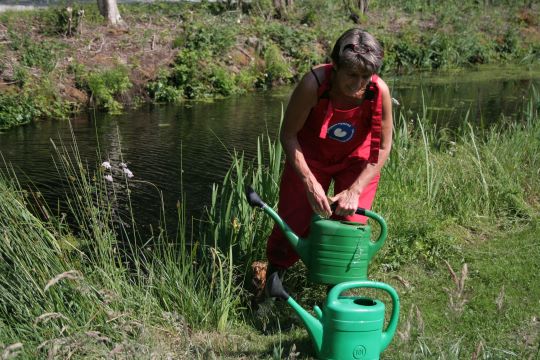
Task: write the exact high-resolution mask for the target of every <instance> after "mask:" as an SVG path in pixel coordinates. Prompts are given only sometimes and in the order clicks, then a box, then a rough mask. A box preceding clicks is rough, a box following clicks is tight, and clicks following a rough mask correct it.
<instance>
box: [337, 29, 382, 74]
mask: <svg viewBox="0 0 540 360" xmlns="http://www.w3.org/2000/svg"><path fill="white" fill-rule="evenodd" d="M383 57H384V50H383V48H382V46H381V44H380V43H379V42H378V41H377V39H375V37H374V36H373V35H371V34H370V33H368V32H367V31H364V30H362V29H359V28H352V29H349V30H347V31H345V32H344V33H343V35H341V36H340V37H339V39H338V40H337V41H336V44H335V45H334V49H333V50H332V54H331V58H332V61H333V62H334V64H335V65H336V67H337V68H340V67H345V68H358V69H362V70H367V71H369V72H370V73H372V74H374V73H376V72H377V71H378V70H379V69H380V67H381V65H382V60H383Z"/></svg>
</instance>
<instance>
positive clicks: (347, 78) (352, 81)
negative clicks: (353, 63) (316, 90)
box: [335, 67, 372, 98]
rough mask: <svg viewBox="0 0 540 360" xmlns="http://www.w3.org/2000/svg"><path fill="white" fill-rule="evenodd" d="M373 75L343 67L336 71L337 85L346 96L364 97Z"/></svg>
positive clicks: (361, 70) (363, 70)
mask: <svg viewBox="0 0 540 360" xmlns="http://www.w3.org/2000/svg"><path fill="white" fill-rule="evenodd" d="M371 75H372V74H371V72H369V71H367V70H365V69H356V68H350V67H341V68H338V69H337V71H336V77H335V85H336V86H337V88H338V90H339V91H340V92H341V93H342V94H343V95H345V96H350V97H355V98H358V97H362V96H363V94H364V89H365V87H366V85H367V84H368V83H369V79H370V78H371Z"/></svg>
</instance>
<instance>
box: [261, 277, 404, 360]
mask: <svg viewBox="0 0 540 360" xmlns="http://www.w3.org/2000/svg"><path fill="white" fill-rule="evenodd" d="M268 281H269V295H270V296H272V297H278V298H281V299H283V300H285V301H286V302H287V303H288V304H289V305H290V306H291V307H292V308H293V309H294V310H295V311H296V313H297V314H298V316H299V317H300V319H301V320H302V322H303V323H304V325H305V327H306V329H307V331H308V333H309V336H310V338H311V340H312V342H313V344H314V346H315V351H316V353H317V358H318V359H333V360H376V359H379V356H380V354H381V352H383V351H384V349H386V348H387V347H388V345H389V344H390V342H391V341H392V338H393V337H394V333H395V332H396V328H397V324H398V320H399V297H398V295H397V293H396V291H395V290H394V289H393V288H392V287H391V286H390V285H387V284H385V283H381V282H374V281H350V282H344V283H341V284H338V285H336V286H334V287H333V288H332V290H330V292H329V293H328V297H327V299H326V304H325V305H324V307H323V309H322V310H321V309H320V308H319V307H318V306H315V308H314V311H315V314H316V317H314V316H312V315H311V314H310V313H309V312H307V311H306V310H304V308H302V307H301V306H300V305H299V304H298V303H297V302H296V301H294V299H293V298H292V297H290V296H289V294H287V293H286V292H285V290H284V289H283V286H282V284H281V280H280V279H279V276H278V274H277V273H273V274H272V275H270V277H269V278H268ZM357 288H372V289H379V290H384V291H386V292H387V293H388V294H390V297H391V298H392V315H391V316H390V321H389V322H388V326H387V327H386V330H384V331H383V325H384V312H385V309H384V303H382V302H381V301H379V300H372V299H370V298H367V297H354V296H339V295H340V294H341V293H342V292H344V291H347V290H350V289H357Z"/></svg>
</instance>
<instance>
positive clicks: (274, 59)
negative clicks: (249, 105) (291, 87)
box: [264, 43, 292, 83]
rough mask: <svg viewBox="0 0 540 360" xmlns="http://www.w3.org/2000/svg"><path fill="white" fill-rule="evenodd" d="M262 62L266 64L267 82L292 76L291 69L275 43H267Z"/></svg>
mask: <svg viewBox="0 0 540 360" xmlns="http://www.w3.org/2000/svg"><path fill="white" fill-rule="evenodd" d="M264 62H265V64H266V75H267V81H268V82H269V83H272V82H274V81H276V80H287V79H290V78H292V72H291V69H290V68H289V65H288V64H287V61H286V60H285V59H284V58H283V55H282V54H281V51H280V49H279V47H278V46H277V45H276V44H274V43H270V44H268V46H267V47H266V49H265V51H264Z"/></svg>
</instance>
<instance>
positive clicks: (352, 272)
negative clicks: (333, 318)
mask: <svg viewBox="0 0 540 360" xmlns="http://www.w3.org/2000/svg"><path fill="white" fill-rule="evenodd" d="M357 211H359V212H361V213H362V214H365V215H368V216H369V217H371V218H378V219H377V220H379V219H380V221H379V223H381V224H382V225H381V234H380V236H379V238H378V239H377V240H376V241H372V240H371V227H370V226H369V225H366V224H361V223H353V222H347V221H339V220H328V219H324V218H321V217H320V216H314V217H313V219H312V222H311V224H310V229H309V235H308V236H307V238H306V239H305V240H304V241H305V242H306V243H307V244H308V245H307V248H308V251H307V254H305V255H304V257H302V256H301V258H302V260H303V261H304V263H305V264H306V266H307V268H308V269H309V272H308V278H309V280H311V281H313V282H315V283H322V284H339V283H342V282H346V281H354V280H367V273H368V266H369V263H370V262H371V259H372V258H373V256H374V255H375V254H376V253H377V251H378V250H379V249H380V248H381V246H382V245H383V244H384V240H385V238H386V223H384V220H382V218H381V217H380V216H378V215H377V214H375V213H372V212H370V211H369V210H362V209H359V210H357ZM370 215H371V216H370Z"/></svg>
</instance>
